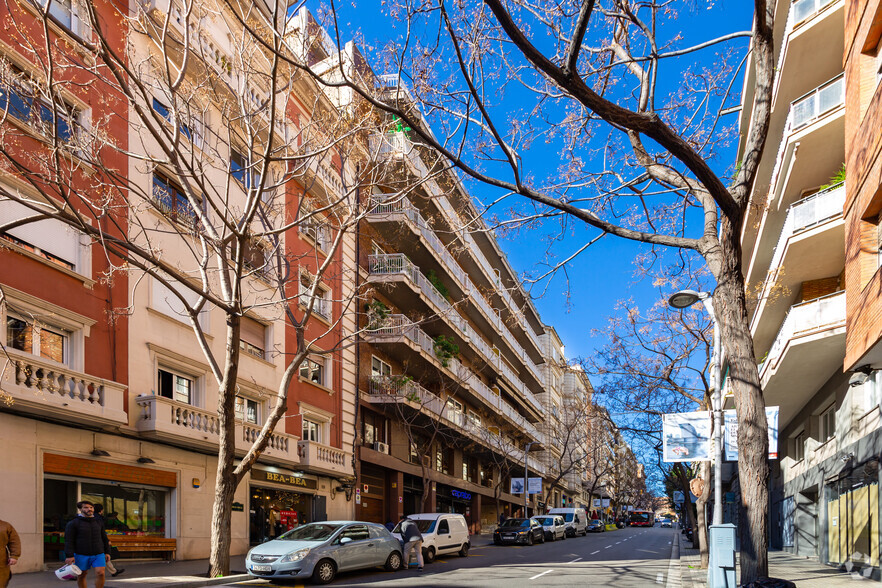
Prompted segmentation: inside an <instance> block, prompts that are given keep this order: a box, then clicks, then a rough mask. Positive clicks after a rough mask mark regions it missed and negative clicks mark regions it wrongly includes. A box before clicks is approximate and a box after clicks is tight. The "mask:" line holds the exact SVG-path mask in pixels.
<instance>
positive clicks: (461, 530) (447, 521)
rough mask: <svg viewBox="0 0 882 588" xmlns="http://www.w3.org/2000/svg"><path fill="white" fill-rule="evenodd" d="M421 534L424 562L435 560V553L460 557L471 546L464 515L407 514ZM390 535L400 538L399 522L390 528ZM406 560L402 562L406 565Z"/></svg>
mask: <svg viewBox="0 0 882 588" xmlns="http://www.w3.org/2000/svg"><path fill="white" fill-rule="evenodd" d="M408 518H409V519H410V520H412V521H413V522H414V523H416V526H417V528H418V529H419V530H420V533H422V534H423V559H424V560H425V561H426V563H432V562H433V561H435V556H436V555H445V554H449V553H458V554H459V555H461V556H462V557H466V556H467V555H468V554H469V549H470V548H471V546H472V543H471V540H470V539H469V527H468V525H467V524H466V520H465V517H464V516H462V515H461V514H451V513H434V512H428V513H420V514H412V515H409V516H408ZM392 536H393V537H395V538H396V539H399V540H401V523H398V524H397V525H396V526H395V528H394V529H392ZM407 564H408V562H404V567H407Z"/></svg>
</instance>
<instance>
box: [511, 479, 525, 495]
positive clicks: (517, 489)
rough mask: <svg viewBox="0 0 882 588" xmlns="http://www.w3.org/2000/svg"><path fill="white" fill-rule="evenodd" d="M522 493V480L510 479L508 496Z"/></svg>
mask: <svg viewBox="0 0 882 588" xmlns="http://www.w3.org/2000/svg"><path fill="white" fill-rule="evenodd" d="M523 493H524V479H523V478H512V479H511V492H510V494H523Z"/></svg>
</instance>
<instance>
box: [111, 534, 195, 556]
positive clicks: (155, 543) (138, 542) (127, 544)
mask: <svg viewBox="0 0 882 588" xmlns="http://www.w3.org/2000/svg"><path fill="white" fill-rule="evenodd" d="M107 538H108V539H110V544H111V545H112V546H113V547H116V548H117V549H118V550H119V551H121V552H127V553H131V552H133V551H144V552H155V553H163V554H166V556H167V559H174V558H175V552H176V551H177V548H178V547H177V539H173V538H167V537H146V536H143V535H108V536H107Z"/></svg>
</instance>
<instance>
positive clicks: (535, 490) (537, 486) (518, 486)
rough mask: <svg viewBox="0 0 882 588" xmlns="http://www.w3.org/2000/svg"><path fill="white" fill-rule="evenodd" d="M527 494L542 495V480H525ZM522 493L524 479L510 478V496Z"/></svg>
mask: <svg viewBox="0 0 882 588" xmlns="http://www.w3.org/2000/svg"><path fill="white" fill-rule="evenodd" d="M527 486H528V487H527V494H542V478H530V479H529V480H527ZM523 493H524V479H523V478H512V479H511V492H510V494H523Z"/></svg>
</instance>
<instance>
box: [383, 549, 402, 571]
mask: <svg viewBox="0 0 882 588" xmlns="http://www.w3.org/2000/svg"><path fill="white" fill-rule="evenodd" d="M384 567H385V568H386V571H388V572H397V571H398V570H400V569H401V554H400V553H398V552H397V551H393V552H392V553H390V554H389V557H387V558H386V565H385V566H384Z"/></svg>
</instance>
